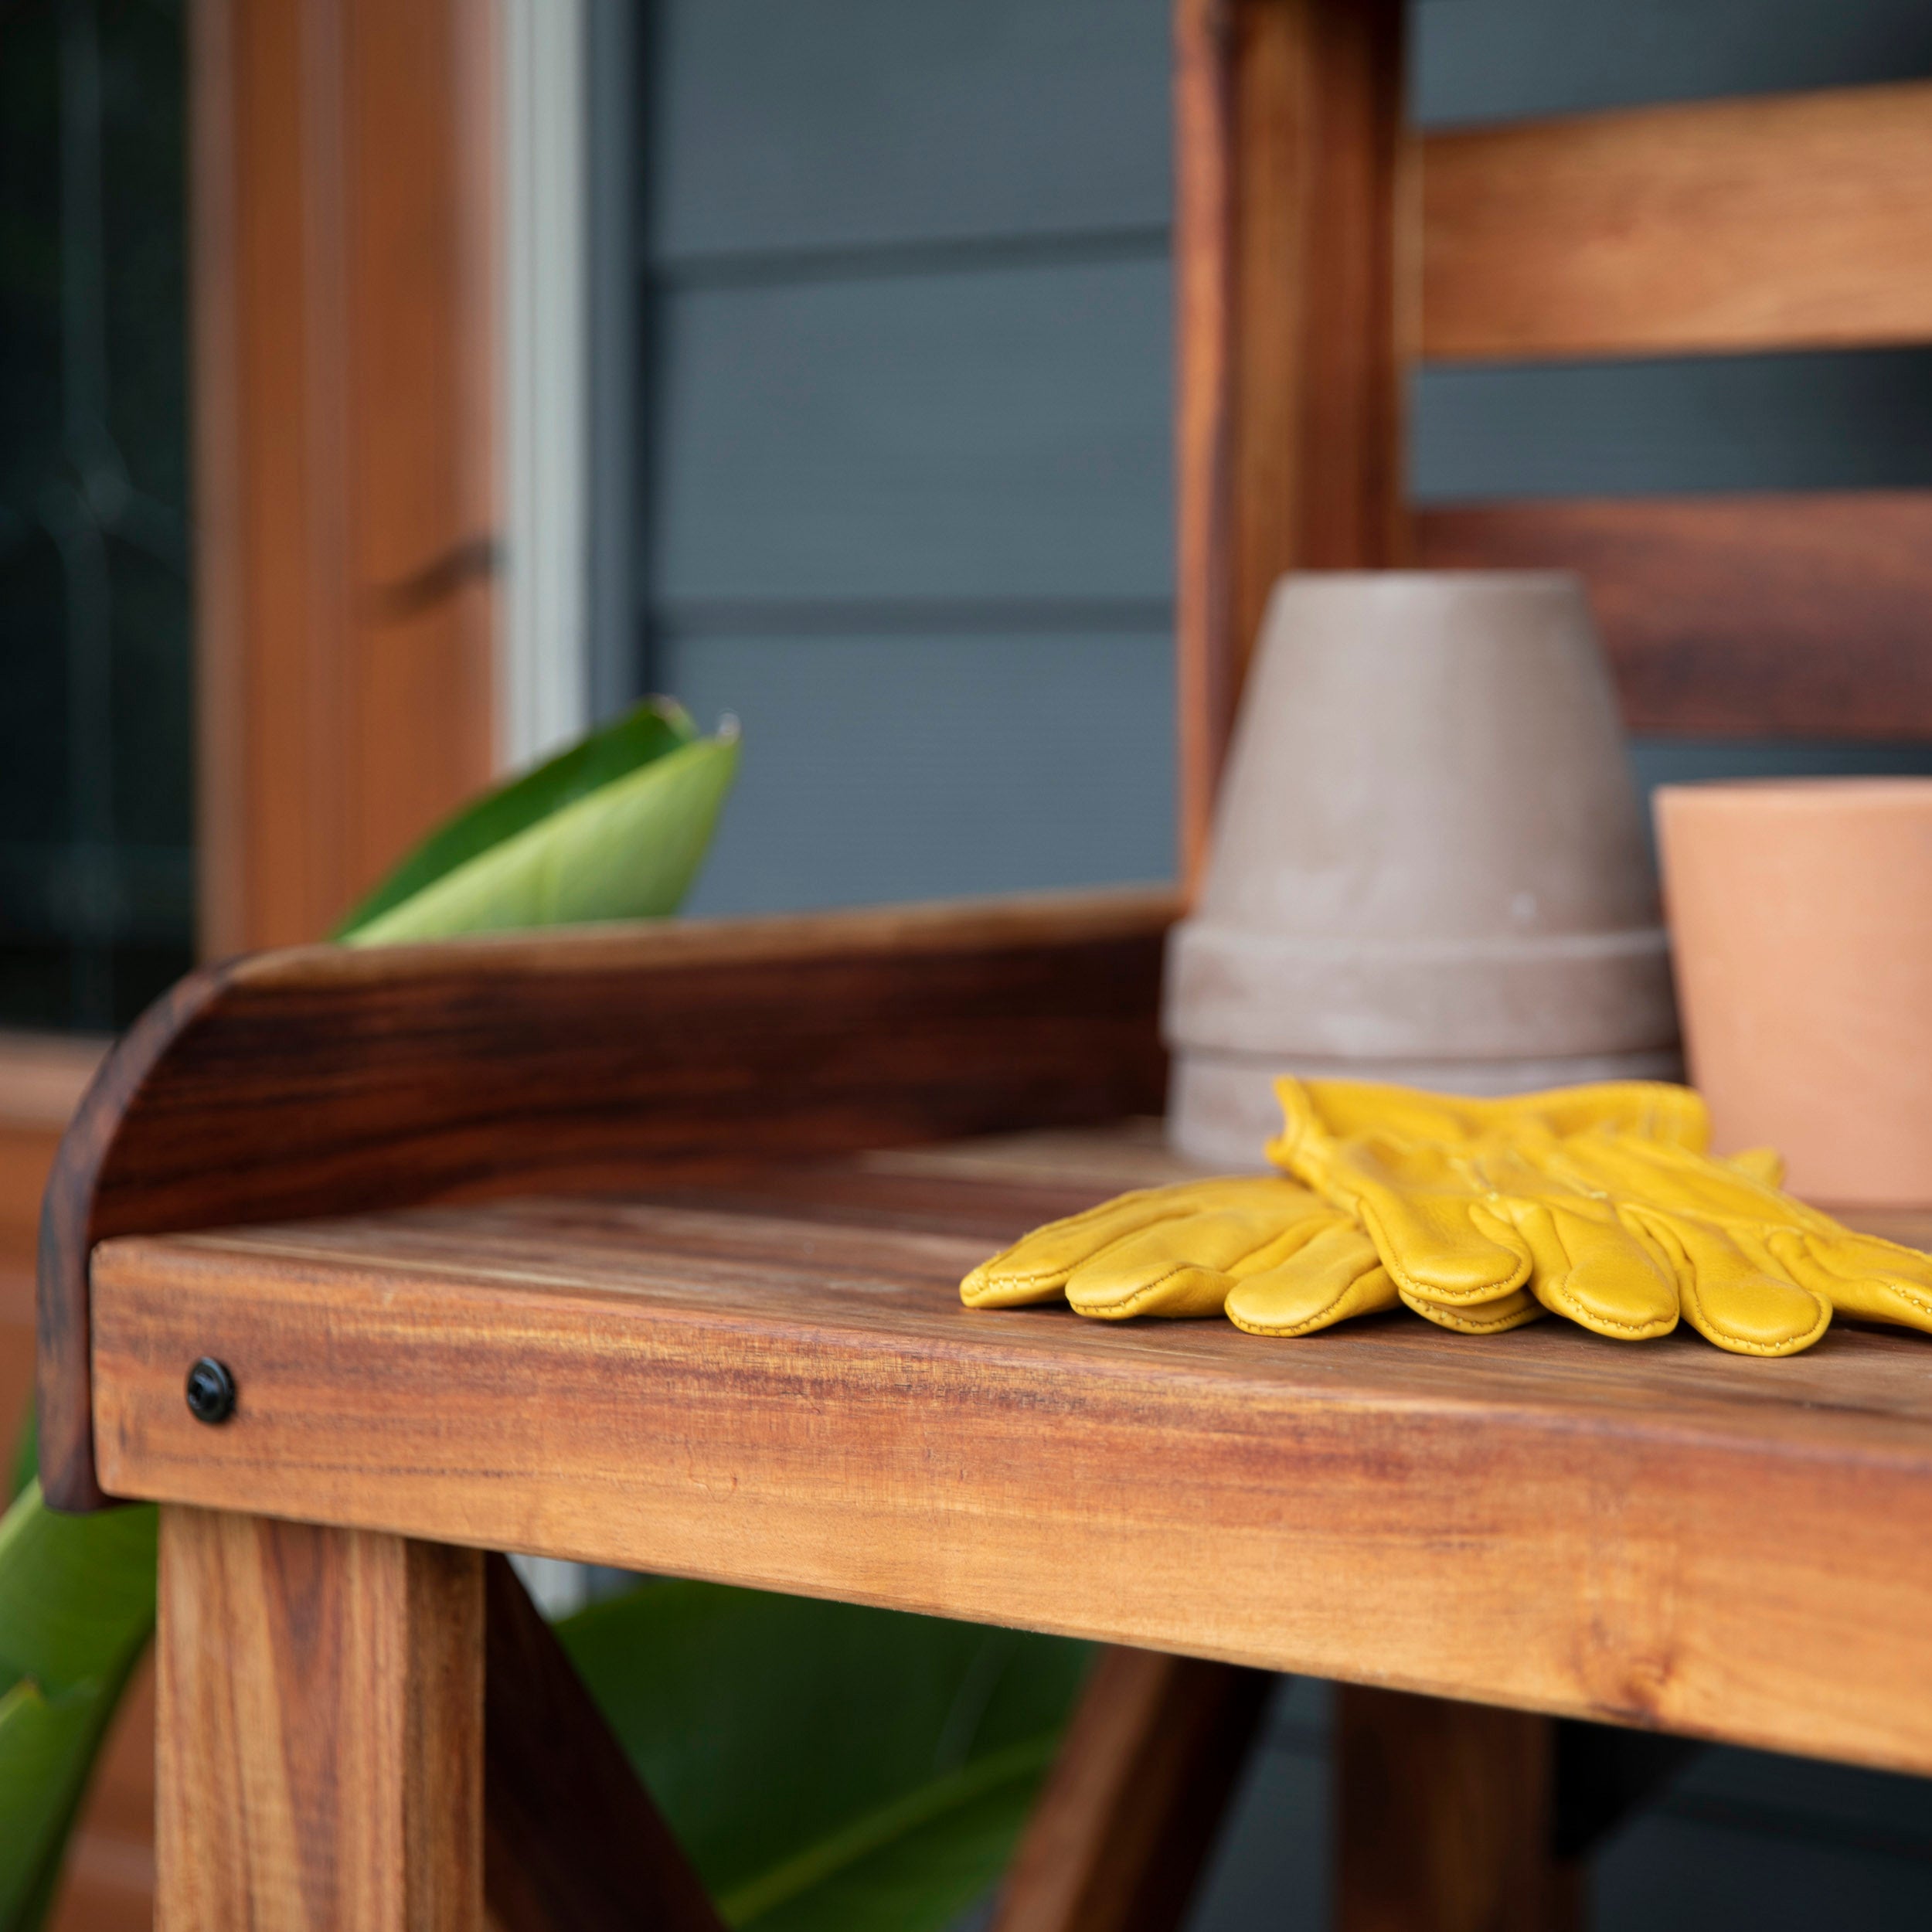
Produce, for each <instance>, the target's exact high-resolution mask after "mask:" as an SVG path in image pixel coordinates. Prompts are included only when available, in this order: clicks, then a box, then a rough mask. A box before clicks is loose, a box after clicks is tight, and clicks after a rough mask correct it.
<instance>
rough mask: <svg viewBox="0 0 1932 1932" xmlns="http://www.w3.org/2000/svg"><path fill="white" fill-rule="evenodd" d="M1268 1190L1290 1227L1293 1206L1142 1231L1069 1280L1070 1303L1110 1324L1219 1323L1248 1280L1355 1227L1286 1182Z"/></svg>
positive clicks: (1195, 1218)
mask: <svg viewBox="0 0 1932 1932" xmlns="http://www.w3.org/2000/svg"><path fill="white" fill-rule="evenodd" d="M1264 1185H1270V1186H1271V1187H1272V1188H1273V1189H1274V1192H1275V1193H1276V1194H1277V1195H1278V1196H1287V1197H1290V1200H1291V1202H1292V1205H1293V1206H1294V1210H1295V1211H1294V1213H1292V1214H1291V1216H1289V1217H1288V1218H1287V1219H1286V1220H1285V1222H1284V1217H1283V1215H1282V1213H1281V1208H1282V1207H1283V1206H1284V1205H1286V1203H1284V1202H1279V1201H1276V1202H1270V1207H1271V1209H1272V1211H1271V1212H1270V1213H1265V1214H1264V1213H1255V1212H1253V1211H1252V1210H1251V1209H1243V1208H1225V1209H1222V1210H1220V1211H1219V1213H1205V1214H1190V1215H1188V1216H1185V1218H1183V1219H1179V1220H1175V1221H1164V1222H1161V1223H1158V1224H1156V1225H1155V1226H1151V1227H1145V1228H1142V1229H1141V1230H1138V1232H1136V1233H1132V1234H1129V1235H1128V1236H1125V1237H1124V1238H1123V1239H1122V1240H1118V1241H1116V1242H1115V1243H1114V1244H1113V1245H1112V1246H1111V1247H1108V1248H1105V1249H1104V1250H1102V1251H1101V1252H1100V1253H1098V1254H1096V1255H1094V1256H1091V1257H1089V1258H1088V1259H1087V1260H1084V1261H1083V1262H1081V1263H1080V1265H1079V1266H1078V1267H1076V1268H1075V1269H1073V1271H1072V1272H1071V1273H1070V1274H1069V1275H1068V1276H1067V1277H1066V1298H1067V1300H1068V1301H1070V1302H1071V1303H1072V1304H1073V1306H1074V1308H1077V1310H1078V1311H1080V1313H1081V1314H1082V1315H1096V1316H1098V1317H1099V1318H1100V1319H1102V1320H1103V1321H1124V1320H1125V1319H1126V1318H1128V1316H1130V1315H1170V1316H1177V1317H1185V1316H1189V1315H1219V1313H1220V1312H1221V1308H1222V1304H1223V1303H1224V1302H1225V1301H1226V1300H1227V1297H1228V1291H1229V1290H1230V1288H1231V1287H1233V1285H1234V1284H1235V1283H1236V1281H1239V1280H1240V1279H1241V1278H1242V1277H1243V1276H1244V1275H1248V1274H1257V1273H1259V1272H1260V1271H1262V1270H1265V1269H1267V1268H1269V1267H1274V1265H1276V1264H1277V1263H1279V1262H1281V1261H1283V1260H1286V1259H1287V1257H1289V1256H1291V1255H1292V1254H1294V1253H1296V1252H1297V1251H1298V1250H1299V1249H1301V1247H1304V1246H1305V1245H1306V1244H1307V1243H1308V1242H1310V1241H1311V1240H1313V1239H1315V1237H1317V1236H1319V1235H1320V1234H1321V1233H1322V1232H1323V1231H1324V1230H1327V1229H1328V1228H1331V1227H1334V1226H1342V1227H1352V1224H1351V1223H1348V1222H1346V1221H1345V1220H1343V1219H1342V1217H1341V1216H1339V1215H1338V1214H1336V1213H1335V1211H1334V1210H1333V1209H1331V1208H1328V1207H1325V1206H1322V1205H1321V1203H1320V1202H1312V1200H1311V1197H1309V1196H1302V1195H1301V1190H1300V1189H1291V1188H1289V1187H1287V1185H1285V1184H1284V1183H1283V1182H1279V1181H1276V1182H1270V1183H1265V1184H1264ZM1297 1197H1298V1198H1297ZM1303 1201H1310V1202H1311V1209H1310V1211H1309V1212H1307V1213H1303V1212H1301V1211H1300V1210H1301V1203H1302V1202H1303ZM1363 1245H1364V1246H1365V1247H1366V1245H1367V1244H1366V1242H1365V1243H1363Z"/></svg>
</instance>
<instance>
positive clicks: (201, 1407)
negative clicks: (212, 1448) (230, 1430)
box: [188, 1355, 235, 1427]
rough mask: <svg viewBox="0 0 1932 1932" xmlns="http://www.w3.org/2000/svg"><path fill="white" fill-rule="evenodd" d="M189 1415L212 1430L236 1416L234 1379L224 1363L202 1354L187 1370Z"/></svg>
mask: <svg viewBox="0 0 1932 1932" xmlns="http://www.w3.org/2000/svg"><path fill="white" fill-rule="evenodd" d="M188 1413H189V1414H190V1415H191V1416H192V1417H194V1418H195V1420H196V1421H197V1422H205V1423H209V1425H210V1426H211V1427H212V1426H213V1424H214V1423H218V1422H226V1420H228V1418H229V1417H230V1416H232V1415H233V1413H235V1378H234V1377H233V1376H232V1375H230V1373H229V1372H228V1364H227V1363H226V1362H217V1361H216V1359H215V1358H214V1357H213V1355H203V1356H202V1359H200V1360H199V1362H196V1364H195V1366H193V1367H192V1369H189V1371H188Z"/></svg>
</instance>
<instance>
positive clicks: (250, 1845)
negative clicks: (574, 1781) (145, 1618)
mask: <svg viewBox="0 0 1932 1932" xmlns="http://www.w3.org/2000/svg"><path fill="white" fill-rule="evenodd" d="M158 1695H159V1722H158V1737H159V1755H158V1763H157V1765H156V1779H157V1794H156V1804H157V1811H156V1820H155V1855H156V1865H157V1885H158V1891H157V1897H156V1916H155V1923H156V1924H157V1926H158V1928H159V1932H231V1929H232V1932H483V1924H484V1917H483V1563H482V1559H481V1556H478V1554H477V1553H475V1552H474V1551H473V1550H460V1549H448V1548H446V1547H444V1546H441V1545H438V1544H434V1543H414V1542H410V1541H407V1540H406V1539H403V1538H402V1537H400V1536H382V1535H379V1534H375V1533H372V1532H368V1531H363V1530H353V1529H314V1528H311V1527H309V1526H306V1525H304V1524H299V1523H287V1522H270V1521H269V1520H267V1519H264V1518H262V1517H258V1516H244V1515H230V1514H225V1513H222V1512H213V1511H208V1510H201V1509H177V1508H172V1507H171V1508H168V1509H164V1510H163V1511H162V1535H161V1585H160V1630H159V1683H158Z"/></svg>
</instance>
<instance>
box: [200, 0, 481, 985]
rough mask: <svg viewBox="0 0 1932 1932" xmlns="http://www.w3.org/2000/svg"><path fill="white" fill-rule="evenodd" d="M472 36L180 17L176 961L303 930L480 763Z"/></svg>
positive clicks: (267, 9) (279, 12) (401, 22)
mask: <svg viewBox="0 0 1932 1932" xmlns="http://www.w3.org/2000/svg"><path fill="white" fill-rule="evenodd" d="M494 19H495V16H494V15H493V14H492V12H491V10H490V9H488V8H477V7H471V6H465V5H461V4H460V0H420V4H417V5H410V6H406V7H396V6H390V5H385V4H383V0H308V3H307V4H304V5H301V6H289V5H286V4H284V0H207V4H206V5H196V7H195V8H194V9H192V15H191V27H192V36H191V42H192V45H191V72H192V94H193V107H194V111H193V113H192V114H191V116H190V117H189V119H190V123H191V125H192V128H193V130H194V144H193V155H192V169H191V174H192V199H193V203H194V219H193V222H192V230H193V235H194V247H195V260H194V285H195V302H194V311H195V323H196V326H195V338H196V339H195V383H194V395H195V408H196V425H195V427H196V434H195V437H194V447H195V459H196V474H195V500H196V519H195V522H196V557H195V584H196V611H197V620H196V653H197V656H196V686H197V690H198V693H199V713H200V715H199V727H198V733H197V742H196V780H197V784H198V787H199V813H198V825H199V853H198V859H199V872H198V878H199V898H200V900H201V906H202V942H203V950H204V951H205V952H206V953H208V954H213V955H219V954H223V953H228V952H233V951H238V950H239V949H240V948H242V947H247V946H262V945H277V944H280V945H286V944H291V943H294V942H298V941H302V940H312V939H316V938H319V937H321V934H323V933H324V932H325V930H327V929H328V927H329V926H330V925H331V924H332V923H333V922H334V920H335V919H336V918H337V917H338V916H339V915H340V913H342V911H343V910H345V908H346V906H348V904H349V902H350V901H351V900H352V899H353V898H354V897H355V896H356V895H357V894H358V893H359V892H361V891H362V889H365V888H366V887H367V886H369V884H370V883H372V882H373V879H374V878H375V877H376V876H377V875H378V874H379V872H381V871H382V870H383V869H384V868H385V867H386V866H388V865H389V864H390V863H391V862H393V860H394V859H396V857H397V855H399V854H400V852H401V851H402V850H403V849H404V848H405V847H406V845H408V844H409V843H410V842H411V841H412V840H413V839H414V838H417V836H419V835H420V834H421V833H422V832H424V831H426V830H427V828H428V827H429V825H430V824H432V823H433V822H434V821H435V820H437V818H440V817H442V816H443V815H444V814H445V813H447V811H450V810H451V808H453V807H454V805H456V804H457V803H459V802H460V801H461V799H463V798H464V797H465V796H467V795H468V794H470V793H471V792H474V791H476V790H478V789H479V788H480V787H481V786H482V785H484V784H486V783H487V782H488V779H489V777H490V775H491V772H492V767H493V764H494V744H493V735H492V733H493V716H492V600H493V596H494V586H493V583H492V572H493V569H494V562H493V559H494V543H493V539H494V535H495V507H496V506H495V468H494V461H495V449H494V447H493V437H494V427H495V415H496V411H495V407H494V402H495V379H494V376H493V374H492V354H493V350H494V330H495V324H494V312H495V303H494V301H493V300H492V296H493V292H494V286H495V254H494V250H493V240H492V232H491V231H492V225H493V223H494V222H495V179H494V173H493V155H492V144H493V141H494V134H493V128H494V124H495V121H494V92H495V81H494V77H493V72H492V68H493V61H494V49H493V46H492V36H493V34H494V31H495V29H494Z"/></svg>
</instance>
